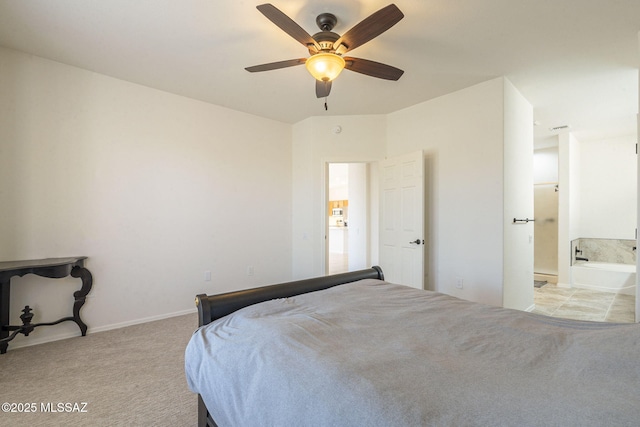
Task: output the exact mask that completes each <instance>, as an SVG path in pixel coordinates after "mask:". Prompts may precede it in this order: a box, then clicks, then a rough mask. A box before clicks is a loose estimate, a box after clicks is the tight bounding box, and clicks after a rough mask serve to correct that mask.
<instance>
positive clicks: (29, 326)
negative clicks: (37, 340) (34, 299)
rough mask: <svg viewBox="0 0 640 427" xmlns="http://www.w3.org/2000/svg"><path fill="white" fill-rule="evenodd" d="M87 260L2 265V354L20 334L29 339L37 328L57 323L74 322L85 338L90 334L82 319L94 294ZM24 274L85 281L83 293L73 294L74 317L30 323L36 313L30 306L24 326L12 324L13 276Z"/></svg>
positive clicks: (13, 262) (0, 309)
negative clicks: (11, 294)
mask: <svg viewBox="0 0 640 427" xmlns="http://www.w3.org/2000/svg"><path fill="white" fill-rule="evenodd" d="M85 259H87V257H75V258H47V259H39V260H28V261H10V262H0V354H4V353H6V352H7V347H8V346H9V341H11V340H12V339H14V338H15V337H16V336H17V335H18V334H23V335H24V336H29V334H30V333H31V332H33V330H34V329H35V328H37V327H38V326H52V325H57V324H58V323H62V322H66V321H71V322H75V323H76V324H77V325H78V327H79V328H80V332H81V333H82V336H85V335H86V334H87V325H86V324H85V323H84V322H83V321H82V319H81V318H80V309H81V308H82V306H83V305H84V303H85V301H86V297H87V294H88V293H89V292H90V291H91V287H92V285H93V277H92V276H91V272H90V271H89V270H87V269H86V268H85V267H84V260H85ZM25 274H35V275H37V276H42V277H48V278H52V279H60V278H63V277H67V276H69V275H71V276H72V277H76V278H80V280H82V287H81V288H80V290H78V291H76V292H74V293H73V296H74V298H75V301H74V304H73V315H72V316H68V317H63V318H61V319H58V320H56V321H54V322H44V323H35V324H33V323H31V320H32V319H33V310H32V309H31V307H29V306H28V305H27V306H25V308H24V309H22V315H21V316H20V320H22V325H20V326H14V325H10V324H9V300H10V292H11V278H12V277H14V276H24V275H25Z"/></svg>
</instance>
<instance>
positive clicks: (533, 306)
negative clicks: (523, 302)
mask: <svg viewBox="0 0 640 427" xmlns="http://www.w3.org/2000/svg"><path fill="white" fill-rule="evenodd" d="M535 309H536V305H535V304H531V305H530V306H529V307H528V308H527V309H525V310H524V311H526V312H528V313H531V312H532V311H533V310H535Z"/></svg>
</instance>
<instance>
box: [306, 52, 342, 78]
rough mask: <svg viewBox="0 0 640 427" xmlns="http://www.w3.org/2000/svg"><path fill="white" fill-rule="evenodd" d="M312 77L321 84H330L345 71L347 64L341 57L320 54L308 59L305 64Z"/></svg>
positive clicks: (332, 54)
mask: <svg viewBox="0 0 640 427" xmlns="http://www.w3.org/2000/svg"><path fill="white" fill-rule="evenodd" d="M305 65H306V66H307V70H308V71H309V73H311V75H312V76H313V77H314V78H315V79H316V80H320V81H321V82H330V81H332V80H333V79H335V78H336V77H338V75H339V74H340V72H341V71H342V70H343V69H344V67H345V65H346V63H345V61H344V59H343V58H342V57H341V56H340V55H336V54H335V53H330V52H320V53H316V54H315V55H313V56H312V57H311V58H309V59H307V62H306V64H305Z"/></svg>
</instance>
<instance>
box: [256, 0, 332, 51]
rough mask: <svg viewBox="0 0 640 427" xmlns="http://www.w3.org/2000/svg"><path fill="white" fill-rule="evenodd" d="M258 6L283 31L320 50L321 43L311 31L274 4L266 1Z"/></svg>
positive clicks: (311, 47) (309, 46)
mask: <svg viewBox="0 0 640 427" xmlns="http://www.w3.org/2000/svg"><path fill="white" fill-rule="evenodd" d="M256 8H257V9H258V10H259V11H260V12H262V14H263V15H264V16H266V17H267V18H268V19H269V20H270V21H271V22H273V23H274V24H276V25H277V26H278V27H279V28H280V29H281V30H282V31H284V32H285V33H287V34H289V35H290V36H291V37H293V38H294V39H296V40H297V41H298V42H300V43H302V44H303V45H304V46H305V47H306V48H309V49H312V50H315V51H319V50H320V45H319V44H318V42H316V41H315V40H314V39H313V38H312V37H311V36H310V35H309V33H307V32H306V31H305V30H304V29H303V28H302V27H301V26H300V25H298V24H296V23H295V21H294V20H293V19H291V18H289V17H288V16H287V15H285V14H284V13H283V12H282V11H280V9H278V8H277V7H275V6H274V5H272V4H270V3H266V4H261V5H258V6H256Z"/></svg>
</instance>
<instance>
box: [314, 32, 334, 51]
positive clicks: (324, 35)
mask: <svg viewBox="0 0 640 427" xmlns="http://www.w3.org/2000/svg"><path fill="white" fill-rule="evenodd" d="M312 37H313V39H314V40H315V41H317V42H318V44H319V45H320V49H322V50H333V44H334V43H335V41H336V40H338V39H339V38H340V35H339V34H336V33H334V32H331V31H320V32H319V33H315V34H314V35H313V36H312Z"/></svg>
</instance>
